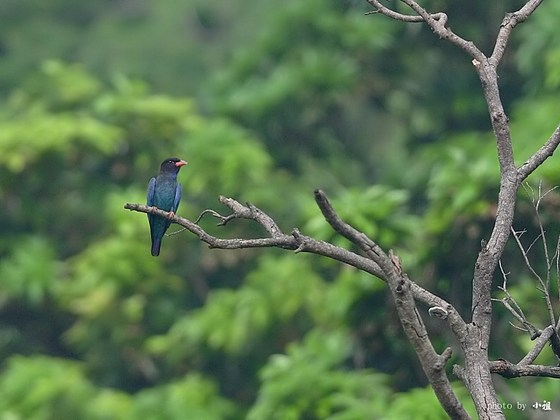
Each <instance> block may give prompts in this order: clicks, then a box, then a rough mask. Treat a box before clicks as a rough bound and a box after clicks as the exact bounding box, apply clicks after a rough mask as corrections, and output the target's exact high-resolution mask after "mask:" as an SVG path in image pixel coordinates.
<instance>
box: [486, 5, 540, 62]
mask: <svg viewBox="0 0 560 420" xmlns="http://www.w3.org/2000/svg"><path fill="white" fill-rule="evenodd" d="M541 3H542V0H530V1H528V2H527V3H525V5H524V6H523V7H522V8H521V9H519V10H518V11H517V12H513V13H508V14H506V15H505V17H504V20H503V21H502V24H501V25H500V31H499V32H498V36H497V37H496V43H495V45H494V51H493V52H492V56H491V57H490V61H491V62H492V63H493V65H494V66H498V63H499V62H500V61H501V59H502V57H503V55H504V51H505V49H506V46H507V43H508V41H509V37H510V35H511V31H512V30H513V28H515V27H516V26H517V25H518V24H520V23H522V22H524V21H525V20H526V19H527V18H528V17H529V16H530V15H531V14H532V13H533V12H534V11H535V9H536V8H537V7H539V5H540V4H541Z"/></svg>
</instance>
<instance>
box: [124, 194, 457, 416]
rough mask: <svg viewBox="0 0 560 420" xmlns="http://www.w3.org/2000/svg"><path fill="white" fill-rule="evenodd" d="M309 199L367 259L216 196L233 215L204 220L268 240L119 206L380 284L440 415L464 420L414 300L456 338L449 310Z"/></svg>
mask: <svg viewBox="0 0 560 420" xmlns="http://www.w3.org/2000/svg"><path fill="white" fill-rule="evenodd" d="M315 199H316V201H317V204H318V205H319V207H320V208H321V211H322V212H323V214H324V215H325V217H326V218H327V220H328V221H329V223H330V224H331V226H333V228H335V230H336V231H337V232H339V233H342V234H343V235H344V236H345V237H347V238H348V239H350V240H351V241H352V242H353V243H355V244H357V245H358V246H359V247H360V248H361V249H362V250H363V251H364V252H365V254H366V256H367V257H369V258H366V257H363V256H360V255H357V254H354V253H353V252H350V251H347V250H345V249H343V248H339V247H336V246H334V245H332V244H330V243H327V242H324V241H318V240H316V239H313V238H311V237H309V236H305V235H302V234H301V233H300V232H299V230H297V229H294V231H293V232H292V233H291V235H286V234H284V233H282V231H281V230H280V228H279V227H278V225H277V224H276V223H275V222H274V220H273V219H272V218H271V217H270V216H268V215H267V214H266V213H264V212H263V211H262V210H260V209H258V208H257V207H255V206H253V205H251V204H247V205H246V206H244V205H242V204H240V203H239V202H237V201H236V200H234V199H231V198H225V197H222V196H220V202H221V203H222V204H224V205H226V206H228V207H229V208H230V209H231V210H232V212H233V214H232V215H230V216H222V215H221V214H219V213H217V212H214V211H210V212H209V213H210V214H212V215H214V216H216V215H217V216H216V217H218V218H219V219H220V220H222V219H223V218H227V219H230V218H242V219H249V220H253V221H255V222H257V223H259V224H260V225H261V226H263V227H264V228H265V230H266V231H267V232H268V233H269V235H271V237H268V238H257V239H239V238H236V239H220V238H216V237H214V236H212V235H210V234H208V233H207V232H206V231H204V229H202V228H201V227H200V226H199V225H197V224H195V223H193V222H191V221H190V220H188V219H185V218H182V217H179V216H177V215H175V214H171V213H167V212H165V211H162V210H160V209H157V208H155V207H149V206H144V205H140V204H125V206H124V207H125V208H126V209H129V210H134V211H139V212H143V213H150V214H155V215H158V216H161V217H165V218H168V219H169V220H171V221H172V222H173V223H177V224H180V225H181V226H183V227H185V228H186V229H187V230H189V231H190V232H192V233H194V234H195V235H197V236H198V237H199V238H200V239H201V240H202V241H203V242H205V243H207V244H208V245H209V246H210V247H212V248H222V249H236V248H254V247H279V248H284V249H291V250H294V251H295V252H310V253H314V254H318V255H323V256H327V257H329V258H332V259H335V260H337V261H341V262H344V263H346V264H349V265H352V266H354V267H356V268H358V269H361V270H364V271H367V272H369V273H371V274H374V275H375V276H377V277H379V278H381V279H382V280H384V281H386V282H387V283H388V284H389V287H390V289H391V292H392V293H393V295H394V299H395V302H396V303H397V312H398V314H399V318H400V320H401V324H402V325H403V328H404V330H405V332H406V334H407V336H408V338H409V340H410V341H411V343H412V345H413V347H414V348H415V350H416V352H417V354H418V357H419V359H420V362H421V364H422V367H423V368H424V371H425V372H426V375H427V376H428V379H429V380H430V383H431V384H432V387H433V388H434V391H435V393H436V395H437V397H438V399H439V400H440V402H441V404H442V405H443V406H444V408H445V409H446V411H447V412H448V413H450V415H452V416H453V418H468V415H467V413H466V411H465V410H464V408H463V406H462V405H461V403H460V402H459V400H458V399H457V397H456V395H455V393H454V392H453V389H452V388H451V385H450V383H449V379H448V377H447V375H446V373H445V369H444V367H445V364H446V362H447V361H448V360H449V358H450V357H451V353H450V352H451V350H450V349H446V351H444V353H443V354H442V355H439V354H438V353H437V352H436V351H435V350H434V348H433V346H432V344H431V342H430V339H429V337H428V333H427V331H426V327H425V325H424V323H423V321H422V318H421V316H420V314H419V313H418V310H417V308H416V304H415V302H414V300H415V299H418V300H422V301H424V302H425V303H428V304H429V305H430V306H441V307H445V308H446V310H447V311H448V316H447V318H446V320H447V321H448V323H449V325H450V326H451V328H452V330H453V331H454V332H455V333H456V334H458V335H459V336H460V334H462V333H464V331H465V330H466V326H465V323H464V321H463V320H462V319H461V318H460V316H459V314H458V313H457V312H456V311H455V309H454V308H453V307H452V306H451V305H450V304H448V303H447V302H445V301H444V300H443V299H441V298H439V297H437V296H435V295H433V294H431V293H429V292H427V291H426V290H424V289H423V288H421V287H420V286H418V285H417V284H416V283H414V282H412V281H410V280H409V279H408V277H407V276H406V274H404V273H403V271H402V268H401V267H400V262H399V260H398V258H397V257H396V256H395V255H394V254H392V253H390V256H388V255H387V254H385V253H384V252H383V250H382V249H381V248H380V247H379V246H378V245H377V244H376V243H375V242H373V241H372V240H371V239H369V238H368V237H367V236H366V235H364V234H363V233H361V232H359V231H357V230H356V229H354V228H353V227H351V226H350V225H348V224H347V223H345V222H343V221H342V219H340V217H339V216H338V215H337V214H336V212H335V211H334V209H333V208H332V206H331V205H330V203H329V201H328V199H327V197H326V196H325V195H324V193H323V192H322V191H320V190H317V191H315ZM391 257H392V258H391Z"/></svg>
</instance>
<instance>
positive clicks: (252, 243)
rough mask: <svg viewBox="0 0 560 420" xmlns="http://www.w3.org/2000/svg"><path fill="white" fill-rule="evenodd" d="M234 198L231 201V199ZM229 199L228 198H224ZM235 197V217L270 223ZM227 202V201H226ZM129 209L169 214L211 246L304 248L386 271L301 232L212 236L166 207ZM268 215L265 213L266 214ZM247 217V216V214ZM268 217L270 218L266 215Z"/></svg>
mask: <svg viewBox="0 0 560 420" xmlns="http://www.w3.org/2000/svg"><path fill="white" fill-rule="evenodd" d="M229 200H231V201H229ZM224 201H225V200H224ZM233 201H235V200H233V199H228V201H227V203H229V204H231V207H230V208H235V209H236V210H241V211H240V213H233V215H235V216H236V217H235V218H249V219H251V220H254V221H256V222H257V223H260V224H262V223H268V222H269V220H268V219H269V216H268V215H264V213H263V212H262V211H260V210H259V212H251V211H250V209H249V208H246V209H245V208H244V209H241V208H243V207H244V206H243V205H241V204H239V203H237V202H235V203H237V204H239V206H241V207H238V206H237V204H234V203H233ZM225 202H226V201H225ZM124 208H125V209H128V210H133V211H138V212H141V213H150V214H155V215H157V216H161V217H165V218H167V219H169V220H171V221H172V222H173V223H177V224H178V225H181V226H183V227H184V228H185V229H187V230H188V231H189V232H191V233H193V234H195V235H196V236H198V238H199V239H200V240H201V241H202V242H205V243H206V244H208V246H209V247H210V248H218V249H242V248H265V247H268V248H270V247H276V248H283V249H290V250H294V251H295V250H298V249H299V250H300V251H303V252H310V253H314V254H317V255H322V256H325V257H328V258H332V259H334V260H336V261H340V262H342V263H345V264H348V265H351V266H353V267H356V268H357V269H359V270H362V271H365V272H367V273H370V274H372V275H374V276H376V277H379V278H381V277H382V275H383V272H382V271H381V269H380V268H379V266H378V265H377V264H375V262H373V261H371V260H370V259H368V258H365V257H363V256H361V255H358V254H355V253H353V252H351V251H348V250H346V249H343V248H339V247H337V246H334V245H332V244H330V243H328V242H324V241H318V240H316V239H313V238H310V237H308V236H305V235H301V234H299V233H298V234H290V235H288V234H283V233H279V234H276V235H275V236H274V237H269V238H256V239H241V238H234V239H221V238H217V237H215V236H212V235H210V234H209V233H207V232H206V231H205V230H204V229H202V228H201V227H200V226H199V225H197V224H195V223H193V222H191V221H190V220H188V219H185V218H183V217H180V216H177V215H176V214H171V213H168V212H166V211H164V210H160V209H158V208H156V207H150V206H146V205H143V204H131V203H127V204H125V205H124ZM263 215H264V216H263ZM243 216H247V217H243ZM265 216H266V217H265Z"/></svg>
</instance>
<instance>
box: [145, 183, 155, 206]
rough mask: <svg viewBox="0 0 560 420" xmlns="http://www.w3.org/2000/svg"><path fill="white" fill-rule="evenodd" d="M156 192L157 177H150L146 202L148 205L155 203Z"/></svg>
mask: <svg viewBox="0 0 560 420" xmlns="http://www.w3.org/2000/svg"><path fill="white" fill-rule="evenodd" d="M155 192H156V179H155V178H152V179H150V183H149V184H148V197H147V202H146V204H148V206H153V205H154V199H155Z"/></svg>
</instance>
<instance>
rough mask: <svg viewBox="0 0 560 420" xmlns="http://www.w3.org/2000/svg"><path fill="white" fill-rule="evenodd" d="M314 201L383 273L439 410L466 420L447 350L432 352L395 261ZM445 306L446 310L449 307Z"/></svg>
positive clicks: (319, 198)
mask: <svg viewBox="0 0 560 420" xmlns="http://www.w3.org/2000/svg"><path fill="white" fill-rule="evenodd" d="M315 201H316V202H317V205H318V206H319V208H320V209H321V212H322V213H323V216H325V219H326V221H327V222H328V223H329V224H330V225H331V226H332V227H333V229H334V230H335V231H337V232H338V233H340V234H341V235H343V236H344V237H345V238H347V239H348V240H350V241H351V242H352V243H354V244H355V245H357V246H358V247H359V248H360V249H361V250H362V251H363V252H364V253H365V254H366V255H367V256H368V257H370V258H371V259H372V260H373V261H375V262H376V263H377V264H378V265H379V267H381V269H382V270H383V274H384V278H385V279H386V280H387V283H388V284H389V289H390V290H391V293H392V295H393V300H394V302H395V304H396V307H397V314H398V316H399V320H400V322H401V325H402V326H403V329H404V331H405V333H406V335H407V337H408V339H409V341H410V343H411V344H412V346H413V347H414V350H415V352H416V354H417V355H418V358H419V360H420V364H421V365H422V369H423V370H424V373H425V374H426V376H427V377H428V380H429V381H430V384H431V385H432V388H433V390H434V393H435V394H436V397H437V398H438V400H439V402H440V404H441V405H442V407H443V408H444V409H445V411H446V412H447V413H448V414H449V415H450V416H451V418H456V419H461V418H469V415H468V414H467V412H466V411H465V409H464V407H463V405H462V404H461V402H460V401H459V400H458V398H457V396H456V395H455V392H454V391H453V389H452V388H451V384H450V382H449V378H448V377H447V374H446V373H445V369H444V367H445V364H446V363H447V361H448V360H449V358H450V357H451V349H449V348H448V349H446V351H445V352H444V353H443V354H442V355H439V354H438V353H437V352H436V351H435V349H434V347H433V345H432V342H431V341H430V338H429V336H428V331H427V330H426V326H425V325H424V322H423V320H422V317H421V316H420V314H419V313H418V309H417V307H416V303H415V301H414V293H413V292H412V283H411V281H410V280H409V279H408V276H407V275H406V274H405V273H404V271H403V269H402V266H401V264H400V261H399V260H398V258H397V257H396V256H395V255H394V254H393V253H392V252H390V253H389V255H387V254H385V252H384V251H383V250H382V249H381V247H380V246H379V245H377V244H376V243H375V242H374V241H373V240H372V239H370V238H368V237H367V236H366V235H365V234H364V233H362V232H360V231H358V230H357V229H355V228H354V227H352V226H350V225H349V224H348V223H346V222H344V221H343V220H342V219H341V218H340V217H339V216H338V214H337V213H336V212H335V210H334V208H333V207H332V206H331V204H330V202H329V201H328V199H327V197H326V196H325V194H324V193H323V192H322V191H321V190H316V191H315ZM448 306H449V307H450V306H451V305H448ZM450 313H451V316H452V317H453V318H454V322H453V323H452V325H453V326H454V328H457V329H458V330H462V332H464V331H465V330H466V327H465V326H464V323H463V322H462V320H460V321H459V319H457V317H458V316H459V315H458V314H457V312H456V311H454V310H451V311H450ZM448 316H449V315H448Z"/></svg>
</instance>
